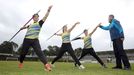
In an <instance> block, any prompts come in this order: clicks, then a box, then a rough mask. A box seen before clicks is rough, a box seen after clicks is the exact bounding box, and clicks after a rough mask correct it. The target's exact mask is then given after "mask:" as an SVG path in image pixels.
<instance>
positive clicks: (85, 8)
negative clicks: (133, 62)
mask: <svg viewBox="0 0 134 75" xmlns="http://www.w3.org/2000/svg"><path fill="white" fill-rule="evenodd" d="M0 5H1V7H0V43H2V42H3V41H8V40H9V39H10V38H11V37H12V36H13V35H14V34H15V33H16V32H17V31H18V30H19V29H20V27H22V26H23V25H24V24H25V23H26V22H27V21H28V20H29V19H30V18H31V16H32V15H33V14H34V13H36V12H37V11H38V10H41V11H40V13H39V15H40V19H42V18H43V17H44V15H45V13H46V12H47V9H48V7H49V6H50V5H53V8H52V10H51V12H50V15H49V17H48V18H47V20H46V22H45V23H44V24H43V27H42V29H41V32H40V36H39V40H40V44H41V47H42V49H46V48H47V46H48V45H52V46H53V45H57V46H59V47H60V46H61V44H62V40H61V37H59V36H54V37H52V38H51V39H50V40H48V41H46V39H47V38H49V37H50V36H51V35H52V34H54V33H55V32H56V31H57V30H59V29H60V28H61V27H62V26H63V25H65V24H68V28H70V27H71V26H72V25H73V24H74V23H75V22H77V21H79V22H80V25H78V26H76V27H75V29H74V30H73V31H72V32H71V39H73V38H74V37H75V36H77V35H78V34H80V33H81V32H82V31H83V30H84V29H85V28H89V32H91V31H92V30H93V29H94V28H95V26H96V25H97V24H99V23H100V22H101V23H102V24H103V25H104V26H107V25H108V24H109V23H108V15H109V14H114V15H115V18H116V19H117V20H119V21H120V22H121V25H122V27H123V29H124V33H125V41H124V48H125V49H133V48H134V35H133V31H132V30H133V29H134V26H133V25H134V21H133V17H134V9H133V7H134V0H0ZM31 23H32V21H31V22H30V23H29V24H31ZM26 31H27V30H23V31H21V32H20V33H19V34H18V35H17V36H16V37H15V38H14V39H13V40H12V41H14V42H16V43H18V44H19V45H20V44H22V42H23V39H24V36H25V34H26ZM61 32H62V31H60V32H59V33H61ZM81 36H84V35H81ZM92 45H93V47H94V49H95V51H107V50H112V42H111V40H110V34H109V31H104V30H102V29H100V28H98V29H97V30H96V32H95V33H94V34H93V35H92ZM72 47H73V49H76V48H79V47H82V48H83V41H82V40H78V41H73V42H72Z"/></svg>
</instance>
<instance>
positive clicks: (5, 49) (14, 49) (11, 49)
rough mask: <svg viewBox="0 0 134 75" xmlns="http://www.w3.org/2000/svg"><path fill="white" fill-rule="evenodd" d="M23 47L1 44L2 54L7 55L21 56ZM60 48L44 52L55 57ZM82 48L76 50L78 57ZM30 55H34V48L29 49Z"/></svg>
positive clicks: (55, 47) (6, 42)
mask: <svg viewBox="0 0 134 75" xmlns="http://www.w3.org/2000/svg"><path fill="white" fill-rule="evenodd" d="M21 49H22V46H20V47H18V44H17V43H15V42H9V41H4V42H3V43H1V44H0V53H7V54H19V53H20V52H21ZM59 50H60V47H58V46H48V47H47V49H44V50H43V52H44V54H45V55H48V56H55V55H57V53H58V52H59ZM81 50H82V49H81V48H77V49H75V54H76V55H77V56H79V55H80V53H81ZM27 54H28V55H34V54H35V53H34V50H33V48H30V49H29V52H28V53H27ZM65 55H68V53H65Z"/></svg>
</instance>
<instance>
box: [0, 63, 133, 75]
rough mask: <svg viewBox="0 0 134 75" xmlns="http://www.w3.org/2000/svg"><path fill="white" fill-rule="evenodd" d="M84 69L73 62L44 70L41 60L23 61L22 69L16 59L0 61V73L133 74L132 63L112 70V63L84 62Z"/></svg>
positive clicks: (61, 74) (45, 74) (57, 64)
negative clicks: (126, 67) (125, 68)
mask: <svg viewBox="0 0 134 75" xmlns="http://www.w3.org/2000/svg"><path fill="white" fill-rule="evenodd" d="M83 65H84V66H85V67H86V69H84V70H80V69H78V68H77V67H74V64H73V63H68V62H65V63H63V62H62V63H61V62H57V63H55V67H54V68H52V71H51V72H46V71H44V66H43V64H42V63H41V62H28V61H25V62H24V67H23V68H22V69H19V68H18V62H17V61H0V75H134V64H131V65H132V70H129V71H126V70H113V69H111V67H112V66H114V64H107V66H108V68H102V67H101V66H100V65H99V64H92V63H84V64H83Z"/></svg>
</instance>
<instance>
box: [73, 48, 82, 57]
mask: <svg viewBox="0 0 134 75" xmlns="http://www.w3.org/2000/svg"><path fill="white" fill-rule="evenodd" d="M74 52H75V55H76V56H77V57H79V56H80V55H81V52H82V48H76V49H75V51H74Z"/></svg>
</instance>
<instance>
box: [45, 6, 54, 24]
mask: <svg viewBox="0 0 134 75" xmlns="http://www.w3.org/2000/svg"><path fill="white" fill-rule="evenodd" d="M52 7H53V6H52V5H51V6H49V8H48V10H47V13H46V15H45V16H44V17H43V19H42V20H43V21H44V22H45V21H46V19H47V17H48V15H49V13H50V10H51V8H52Z"/></svg>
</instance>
